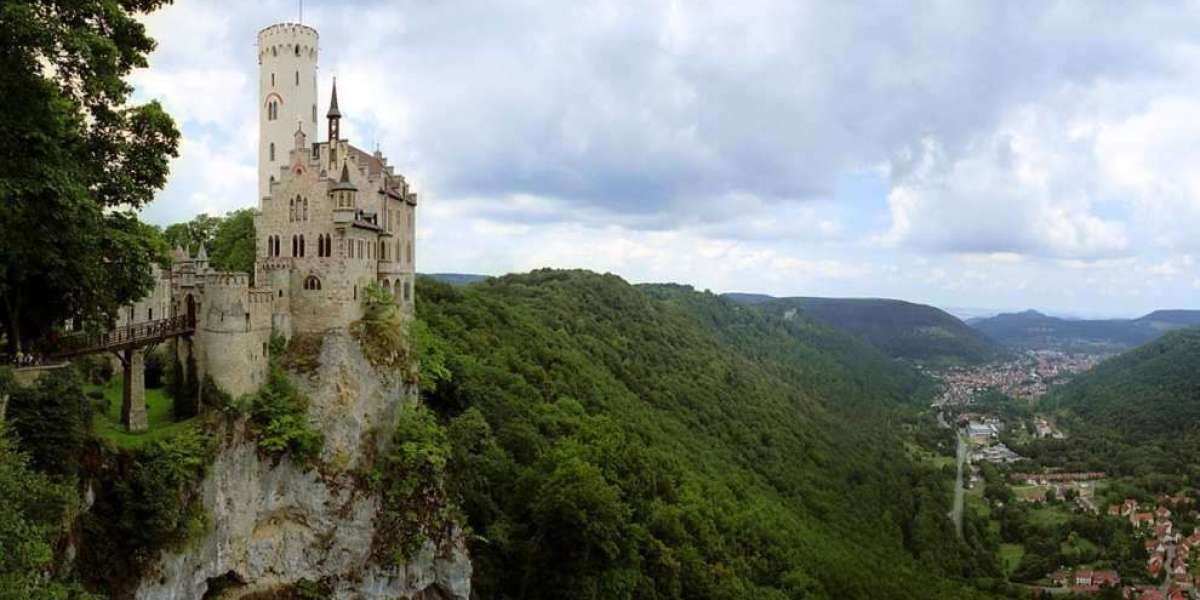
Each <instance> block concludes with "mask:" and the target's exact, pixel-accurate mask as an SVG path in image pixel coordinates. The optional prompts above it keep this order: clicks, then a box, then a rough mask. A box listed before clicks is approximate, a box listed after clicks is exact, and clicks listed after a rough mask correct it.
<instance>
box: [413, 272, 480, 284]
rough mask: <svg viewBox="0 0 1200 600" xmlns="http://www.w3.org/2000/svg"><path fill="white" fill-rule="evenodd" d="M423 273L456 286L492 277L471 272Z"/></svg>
mask: <svg viewBox="0 0 1200 600" xmlns="http://www.w3.org/2000/svg"><path fill="white" fill-rule="evenodd" d="M423 275H424V276H426V277H430V278H432V279H435V280H437V281H440V282H442V283H448V284H450V285H456V286H459V285H470V284H472V283H479V282H480V281H487V280H488V279H490V278H491V277H490V276H488V275H474V274H471V273H423Z"/></svg>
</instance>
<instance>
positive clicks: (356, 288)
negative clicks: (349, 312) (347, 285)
mask: <svg viewBox="0 0 1200 600" xmlns="http://www.w3.org/2000/svg"><path fill="white" fill-rule="evenodd" d="M354 299H355V300H358V286H357V285H356V286H354Z"/></svg>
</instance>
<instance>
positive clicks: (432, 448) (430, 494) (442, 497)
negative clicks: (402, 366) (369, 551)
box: [373, 405, 455, 565]
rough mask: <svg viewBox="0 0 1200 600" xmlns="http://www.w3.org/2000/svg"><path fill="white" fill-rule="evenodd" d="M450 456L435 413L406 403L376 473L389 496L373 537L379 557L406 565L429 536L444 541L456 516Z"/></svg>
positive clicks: (374, 549) (381, 510) (443, 432)
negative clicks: (449, 484) (448, 482)
mask: <svg viewBox="0 0 1200 600" xmlns="http://www.w3.org/2000/svg"><path fill="white" fill-rule="evenodd" d="M449 457H450V444H449V442H448V441H447V438H446V431H445V429H443V428H442V426H441V425H439V424H438V422H437V419H436V417H435V416H434V414H433V412H431V411H430V410H429V409H428V408H425V407H424V406H419V405H418V406H405V407H403V408H402V409H401V411H400V417H399V419H398V423H397V426H396V433H395V437H394V438H393V440H392V446H391V449H390V450H389V451H388V452H387V454H386V455H385V456H384V457H383V460H381V461H380V462H379V464H378V466H377V467H376V470H375V473H374V477H373V479H374V480H375V485H376V487H377V489H378V491H379V492H380V493H381V494H382V497H383V498H382V506H381V509H380V511H379V514H378V516H377V517H376V529H375V539H374V542H373V555H374V557H375V559H376V560H378V561H380V562H381V563H384V564H389V563H390V564H397V565H399V564H404V563H405V562H408V561H409V560H411V559H412V557H413V556H414V555H415V554H416V553H417V552H418V551H419V550H420V549H421V546H422V545H423V544H424V543H425V541H426V540H427V539H433V540H434V541H435V542H441V541H444V540H443V539H441V538H442V536H443V535H444V534H445V533H446V532H447V530H448V528H449V525H450V524H451V523H452V522H454V520H455V519H454V516H455V511H454V508H453V506H452V505H451V503H450V501H449V498H448V497H447V494H446V491H445V483H444V480H445V472H446V463H447V461H448V460H449Z"/></svg>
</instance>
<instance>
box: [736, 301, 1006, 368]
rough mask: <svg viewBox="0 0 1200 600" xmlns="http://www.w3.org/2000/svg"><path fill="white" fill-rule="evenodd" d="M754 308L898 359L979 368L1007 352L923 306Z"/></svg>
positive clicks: (768, 304)
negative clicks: (795, 317)
mask: <svg viewBox="0 0 1200 600" xmlns="http://www.w3.org/2000/svg"><path fill="white" fill-rule="evenodd" d="M742 297H743V296H738V297H735V299H738V300H739V301H740V300H741V298H742ZM752 304H753V305H754V306H756V307H757V308H759V309H761V310H764V311H767V312H768V313H770V314H773V315H779V316H787V315H792V314H797V313H798V312H803V313H804V314H807V315H809V316H811V317H812V318H814V319H816V320H818V321H821V322H822V323H826V324H828V325H830V326H831V327H834V328H836V329H839V330H842V331H845V332H847V333H850V334H852V335H856V336H859V337H861V338H862V339H864V340H866V341H867V342H869V343H871V344H872V345H874V346H875V347H877V348H879V349H881V350H883V351H884V352H886V353H887V354H888V355H890V356H892V357H894V358H903V359H909V360H916V361H921V362H925V363H931V364H977V363H981V362H986V361H988V360H992V359H995V358H997V357H999V356H1000V355H1002V354H1003V352H1004V351H1003V350H1002V349H1001V348H999V347H998V346H997V345H996V344H995V343H993V342H992V341H991V340H989V339H988V338H987V337H986V336H984V335H982V334H980V333H979V332H978V331H975V330H973V329H971V328H970V327H968V326H967V325H966V324H965V323H963V322H962V321H960V320H958V319H957V318H956V317H954V316H953V315H951V314H949V313H947V312H945V311H943V310H941V309H938V308H934V307H932V306H926V305H924V304H914V303H912V302H904V301H902V300H886V299H876V298H777V299H773V300H766V301H763V300H761V299H759V300H757V301H755V302H753V303H752Z"/></svg>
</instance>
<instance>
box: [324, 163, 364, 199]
mask: <svg viewBox="0 0 1200 600" xmlns="http://www.w3.org/2000/svg"><path fill="white" fill-rule="evenodd" d="M329 189H330V191H335V192H336V191H338V190H351V191H355V192H357V191H358V188H357V187H354V184H353V183H350V167H349V166H348V165H347V164H346V163H342V176H341V177H339V178H338V181H337V183H335V184H333V187H331V188H329Z"/></svg>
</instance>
